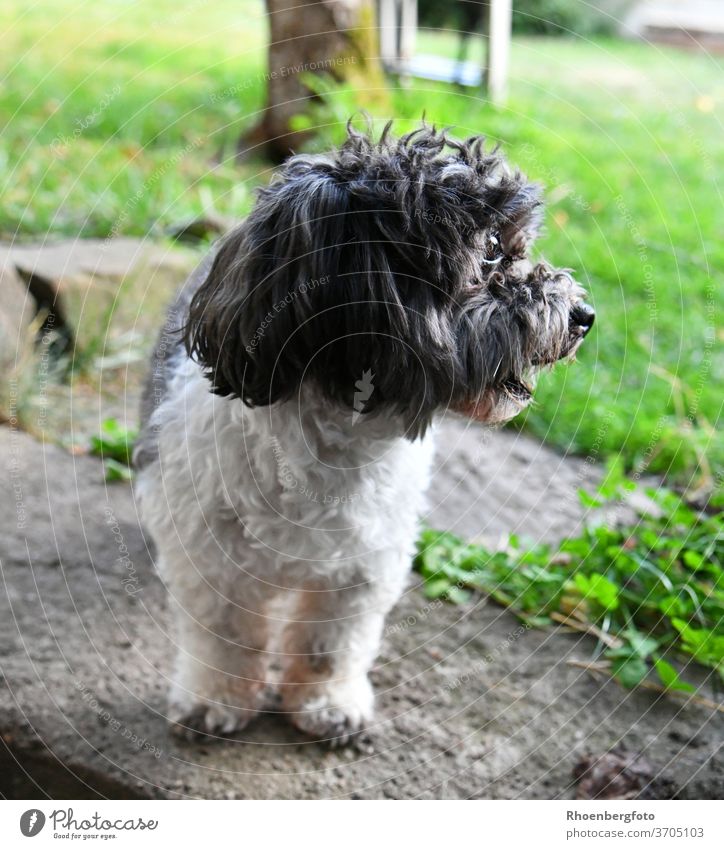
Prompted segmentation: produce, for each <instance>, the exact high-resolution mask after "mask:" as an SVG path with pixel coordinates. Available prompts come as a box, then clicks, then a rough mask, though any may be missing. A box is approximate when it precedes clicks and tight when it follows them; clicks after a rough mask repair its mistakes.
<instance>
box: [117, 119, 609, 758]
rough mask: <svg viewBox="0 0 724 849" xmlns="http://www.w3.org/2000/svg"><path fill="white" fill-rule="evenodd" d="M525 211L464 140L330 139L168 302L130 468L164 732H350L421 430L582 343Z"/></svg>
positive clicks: (505, 173) (561, 273) (413, 516)
mask: <svg viewBox="0 0 724 849" xmlns="http://www.w3.org/2000/svg"><path fill="white" fill-rule="evenodd" d="M541 212H542V204H541V193H540V189H539V187H538V186H536V185H535V184H533V183H531V182H529V181H528V180H527V179H526V178H525V177H524V176H523V175H522V174H521V173H520V172H518V171H515V170H513V169H512V168H511V167H510V166H509V165H508V164H507V163H506V161H505V159H504V157H503V156H502V154H501V153H500V151H499V150H498V149H489V148H488V147H486V144H485V141H484V139H483V138H482V137H473V138H469V139H467V140H466V141H458V140H456V139H454V138H453V137H451V136H450V135H449V134H448V133H447V132H446V131H440V130H437V129H435V128H434V127H431V126H429V125H427V124H423V125H422V126H420V127H419V128H418V129H416V130H415V131H414V132H410V133H408V134H407V135H404V136H402V137H401V138H394V137H393V135H392V133H391V129H390V125H389V124H388V125H387V127H386V128H385V130H384V132H382V134H381V136H380V137H379V138H377V139H375V138H374V137H373V136H372V134H371V133H370V132H369V131H368V130H367V131H360V130H357V129H355V128H353V127H352V126H351V125H350V126H348V128H347V138H346V140H345V142H344V143H343V144H342V145H341V146H340V147H339V149H338V150H336V151H335V152H332V153H330V154H328V155H305V154H300V155H295V156H293V157H291V158H290V159H289V160H288V161H287V162H286V164H284V166H283V167H282V168H281V170H280V171H279V173H278V174H277V175H276V176H275V177H274V179H273V180H272V182H271V183H270V185H269V186H267V187H266V188H262V189H261V190H260V191H259V192H258V197H257V199H256V203H255V206H254V208H253V210H252V211H251V213H250V214H249V216H248V217H247V218H246V219H245V220H244V221H243V222H242V223H241V224H240V225H239V226H238V227H237V229H235V230H234V231H232V232H231V233H230V234H228V235H227V236H226V237H224V238H223V239H222V240H221V242H220V244H219V245H218V247H217V249H216V250H215V251H214V252H213V253H212V254H211V255H210V256H209V257H208V258H207V259H206V260H205V261H204V262H202V263H201V265H200V266H199V268H198V269H197V270H196V271H195V272H194V274H193V275H192V276H191V278H190V279H189V281H188V282H187V283H186V284H185V285H184V286H183V287H182V290H181V292H180V294H179V295H178V297H177V299H176V301H175V303H174V304H173V305H172V307H171V309H170V311H169V313H168V316H167V319H166V323H165V325H164V328H163V330H162V332H161V336H160V339H159V342H158V345H157V348H156V350H155V353H154V355H153V364H152V368H151V373H150V377H149V380H148V383H147V386H146V388H145V392H144V398H143V402H142V415H141V419H142V423H141V430H140V435H139V438H138V441H137V444H136V447H135V452H134V461H135V465H136V468H137V469H138V473H137V478H136V493H137V497H138V502H139V507H140V514H141V517H142V520H143V522H144V523H145V526H146V528H147V529H148V532H149V533H150V535H151V537H152V539H153V541H154V543H155V548H156V560H157V565H158V569H159V571H160V574H161V576H162V578H163V579H164V581H165V583H166V585H167V587H168V590H169V593H170V598H171V602H172V605H173V608H174V619H175V628H176V643H177V649H178V655H177V658H176V662H175V667H174V670H173V674H172V676H171V678H172V680H171V688H170V696H169V705H168V718H169V721H170V723H171V727H172V729H173V730H174V731H175V732H176V733H178V734H180V735H181V736H184V737H189V738H195V737H197V736H199V735H201V736H219V737H224V736H227V735H231V734H233V733H234V732H238V731H239V730H240V729H242V728H243V727H244V726H245V725H246V724H247V723H248V722H249V721H250V720H251V719H252V718H253V717H254V716H255V715H256V714H257V713H259V712H260V711H261V710H263V709H264V708H265V706H266V707H268V706H269V704H275V705H276V707H277V709H278V710H279V711H280V712H282V713H283V714H284V715H285V716H286V717H288V718H289V720H290V721H291V722H292V723H293V724H294V725H295V726H296V727H297V728H298V729H299V730H301V731H302V732H304V733H305V734H307V735H310V736H311V737H314V738H316V739H320V740H329V741H331V742H336V743H344V742H347V741H348V740H349V739H351V738H352V737H353V736H354V735H356V734H357V733H358V732H359V731H360V730H361V729H362V728H364V727H365V725H366V724H368V723H369V721H370V719H371V717H372V713H373V701H374V697H373V689H372V686H371V684H370V680H369V672H370V669H371V667H372V664H373V663H374V661H375V658H376V655H377V653H378V649H379V645H380V640H381V636H382V632H383V627H384V622H385V617H386V615H387V614H388V612H389V611H390V609H391V608H392V607H393V605H394V604H395V603H396V601H397V600H398V599H399V598H400V596H401V594H402V593H403V591H404V589H405V586H406V584H407V581H408V576H409V574H410V571H411V561H412V557H413V553H414V550H415V541H416V537H417V534H418V530H419V529H418V520H419V519H418V517H419V516H420V514H421V512H422V510H423V508H424V502H423V499H424V493H425V489H426V487H427V485H428V481H429V477H430V467H431V460H432V454H433V441H434V431H435V422H436V420H437V419H438V418H439V417H440V415H441V414H442V413H444V412H445V411H452V412H453V413H455V414H457V415H465V416H469V417H471V418H472V419H475V420H478V421H482V422H486V423H489V424H499V423H502V422H505V421H507V420H509V419H510V418H512V417H513V416H515V415H516V414H517V413H519V412H520V411H521V410H523V409H524V408H525V407H526V406H527V405H528V404H529V402H530V401H531V393H532V391H533V383H534V378H535V375H536V374H537V373H538V372H539V371H540V370H541V369H543V368H545V367H547V366H551V365H552V364H554V363H556V362H557V361H558V360H560V359H563V358H570V357H571V356H572V355H573V354H574V353H575V351H576V349H577V348H578V346H579V345H580V344H581V341H582V340H583V338H584V336H585V335H586V334H587V332H588V331H589V330H590V328H591V325H592V324H593V321H594V311H593V310H592V308H591V307H590V306H588V305H587V304H586V302H585V300H584V292H583V290H582V289H581V287H580V286H579V284H578V283H577V282H576V281H575V280H574V278H573V276H572V274H571V272H570V271H569V270H567V269H558V268H553V267H551V266H550V265H548V264H547V263H545V262H542V261H541V262H533V261H532V260H531V259H530V258H529V254H530V249H531V246H532V244H533V242H534V240H535V238H536V235H537V233H538V228H539V224H540V220H541ZM270 693H272V694H273V697H274V698H276V702H273V703H272V702H269V694H270Z"/></svg>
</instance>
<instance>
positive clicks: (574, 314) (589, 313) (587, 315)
mask: <svg viewBox="0 0 724 849" xmlns="http://www.w3.org/2000/svg"><path fill="white" fill-rule="evenodd" d="M595 320H596V312H595V310H594V309H593V307H590V306H589V305H588V304H584V303H583V301H581V302H580V303H578V304H576V305H575V306H574V307H573V309H572V310H571V324H572V325H573V326H574V327H580V328H581V330H582V331H583V335H584V336H585V335H586V334H587V333H588V331H589V330H590V329H591V328H592V327H593V322H594V321H595Z"/></svg>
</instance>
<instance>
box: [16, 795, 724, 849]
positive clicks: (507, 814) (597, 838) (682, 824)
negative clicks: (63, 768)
mask: <svg viewBox="0 0 724 849" xmlns="http://www.w3.org/2000/svg"><path fill="white" fill-rule="evenodd" d="M722 807H723V806H722V805H721V803H718V802H687V801H681V802H679V801H674V802H566V801H555V802H533V801H515V802H512V801H511V802H506V801H470V802H454V801H440V802H435V801H420V802H407V801H400V802H389V801H381V802H361V801H354V802H347V801H344V802H343V801H318V802H293V801H290V802H281V801H279V802H275V801H270V802H262V801H229V802H215V801H180V802H177V801H138V802H133V801H129V802H126V801H124V802H103V801H101V802H92V801H90V802H89V801H75V802H65V801H64V802H44V801H27V802H17V801H6V802H2V803H0V846H2V847H3V849H6V847H7V849H9V847H28V846H29V845H32V846H34V847H41V846H44V845H49V844H50V843H52V844H54V845H56V846H63V845H73V844H77V845H80V844H81V843H83V844H86V845H87V844H88V843H89V842H94V843H95V845H99V844H101V843H104V844H109V843H110V844H111V845H113V846H118V847H120V846H131V847H134V846H181V847H187V846H194V845H199V846H202V847H203V849H212V847H216V846H227V845H232V843H233V844H238V845H239V846H242V847H263V849H276V847H285V849H286V847H294V849H328V847H329V849H383V847H389V846H395V845H396V844H395V842H394V841H399V843H398V844H397V845H401V846H409V847H414V849H428V847H429V849H448V847H452V846H454V845H455V844H456V843H459V845H461V846H465V847H481V849H482V847H496V846H499V845H503V846H513V847H524V846H528V847H531V849H548V847H550V849H562V847H567V846H570V847H572V849H573V847H589V846H590V847H593V846H597V847H605V846H611V847H636V849H646V847H656V848H657V849H665V847H669V846H671V847H689V846H692V847H696V849H708V847H712V849H714V847H716V849H721V847H722V846H724V825H723V821H724V817H723V816H722V814H723V813H724V811H723V810H722ZM322 808H325V810H322ZM30 839H32V840H34V842H33V843H32V844H29V843H28V841H29V840H30Z"/></svg>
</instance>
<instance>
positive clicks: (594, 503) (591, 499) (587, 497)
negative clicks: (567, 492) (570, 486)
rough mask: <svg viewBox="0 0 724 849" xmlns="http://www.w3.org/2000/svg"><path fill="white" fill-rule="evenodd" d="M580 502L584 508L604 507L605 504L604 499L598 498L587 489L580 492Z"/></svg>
mask: <svg viewBox="0 0 724 849" xmlns="http://www.w3.org/2000/svg"><path fill="white" fill-rule="evenodd" d="M578 500H579V501H580V502H581V504H582V505H583V506H584V507H602V506H603V505H604V504H605V501H604V500H603V499H602V498H596V496H595V495H591V494H590V493H588V492H586V490H585V489H579V490H578Z"/></svg>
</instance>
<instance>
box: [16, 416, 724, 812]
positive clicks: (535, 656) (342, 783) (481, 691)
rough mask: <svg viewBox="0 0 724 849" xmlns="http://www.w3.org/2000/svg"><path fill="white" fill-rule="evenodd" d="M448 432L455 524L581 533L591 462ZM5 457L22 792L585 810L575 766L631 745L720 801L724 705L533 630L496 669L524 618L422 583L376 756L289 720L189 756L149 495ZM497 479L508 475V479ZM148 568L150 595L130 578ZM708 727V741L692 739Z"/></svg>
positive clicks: (437, 499) (434, 496) (55, 451)
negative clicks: (654, 683) (604, 667)
mask: <svg viewBox="0 0 724 849" xmlns="http://www.w3.org/2000/svg"><path fill="white" fill-rule="evenodd" d="M445 428H446V430H445V432H444V434H443V439H442V440H441V443H440V444H441V452H440V454H439V462H438V468H437V470H436V474H435V479H434V481H433V486H432V489H431V504H432V508H431V513H430V516H431V518H433V519H434V521H435V522H436V524H438V525H440V526H442V527H450V526H453V525H457V526H458V529H459V530H461V532H462V531H464V532H466V533H470V534H472V535H475V534H480V533H485V535H486V536H490V537H492V538H495V537H496V536H499V535H501V534H503V533H506V532H509V531H511V530H514V529H518V530H525V529H526V527H529V528H532V532H531V535H532V536H533V537H536V536H543V537H545V538H552V537H553V536H554V535H555V534H556V533H559V532H560V530H561V522H560V521H559V520H557V519H556V518H555V515H554V514H555V511H554V510H552V508H551V506H550V500H551V499H553V498H560V497H561V496H562V495H563V491H564V489H565V487H566V486H568V485H569V484H570V481H571V480H577V477H578V472H579V468H580V467H579V465H578V461H569V460H566V459H562V458H560V457H557V455H555V454H553V453H552V452H549V451H548V449H544V448H542V447H541V446H539V445H537V444H536V443H534V442H531V441H530V440H527V439H526V438H524V437H521V436H520V435H517V434H514V433H507V432H506V433H501V432H494V433H492V434H491V435H489V436H488V437H486V440H487V452H486V454H485V456H484V457H481V456H480V455H479V452H477V451H475V450H472V451H471V450H470V449H471V448H472V449H475V448H476V446H477V445H478V443H479V440H480V439H481V436H480V434H479V433H478V431H477V428H475V429H472V428H470V427H469V426H467V425H464V424H460V423H455V424H452V425H446V426H445ZM453 446H455V453H454V454H452V453H451V451H452V448H453ZM0 456H1V457H2V458H3V460H4V461H5V464H6V466H7V469H6V470H5V478H4V480H5V481H6V485H5V486H4V487H3V488H2V489H0V562H1V564H2V578H3V580H2V584H0V668H1V669H2V673H3V676H4V678H3V679H2V680H0V739H2V741H3V743H2V744H0V795H2V796H3V797H6V798H7V797H10V798H38V797H39V796H41V795H44V794H46V793H47V794H48V795H49V796H50V797H51V798H55V799H60V798H99V797H101V796H105V797H109V798H118V799H125V798H155V797H162V798H185V797H195V798H224V797H227V796H230V795H233V796H234V797H235V798H237V797H238V798H250V799H258V798H282V799H309V798H331V797H337V798H353V797H356V798H383V797H390V798H395V799H402V798H405V799H406V798H431V797H436V796H444V797H445V798H468V797H476V798H517V797H523V798H534V799H537V798H553V797H555V798H572V797H573V796H574V795H575V786H574V784H573V782H572V779H571V771H572V769H573V766H574V764H575V763H576V762H577V761H579V760H580V758H581V757H582V755H583V754H584V753H585V752H591V751H593V752H608V751H610V750H611V749H612V748H613V746H614V745H615V744H616V742H617V741H618V740H619V739H620V737H621V735H622V734H624V735H625V740H626V745H627V747H628V749H629V751H632V752H641V751H646V757H647V760H648V761H649V763H650V764H651V765H652V767H653V768H654V769H655V770H656V769H661V768H662V767H664V766H665V765H666V764H668V763H670V762H671V761H672V759H676V778H677V786H678V787H679V793H680V795H688V796H689V797H692V798H696V797H699V798H715V797H716V796H715V794H717V793H721V789H722V786H724V769H723V768H722V765H721V763H719V762H717V760H716V758H715V757H714V754H715V752H716V749H717V747H718V746H720V745H721V736H722V735H721V731H720V730H718V731H717V724H716V722H714V721H712V720H715V719H716V718H717V715H715V714H713V713H712V711H711V710H710V709H708V708H706V707H704V706H702V705H696V706H692V705H689V706H687V707H686V708H682V704H681V702H679V701H676V700H674V699H666V698H661V697H659V696H657V695H652V694H650V693H647V692H636V691H634V692H626V691H624V690H622V689H621V688H620V687H619V686H618V685H617V684H615V683H614V682H611V681H595V680H593V679H592V678H591V677H590V676H588V675H587V674H586V673H584V672H582V671H581V670H580V669H577V668H574V667H571V666H569V665H568V664H567V663H566V661H567V660H569V659H574V658H575V659H579V658H580V657H581V654H582V653H584V654H585V653H586V652H590V651H591V650H592V647H593V641H592V640H590V639H589V638H587V637H583V638H582V637H581V636H580V635H575V634H569V633H564V632H563V631H562V630H560V631H555V630H554V631H535V630H530V631H525V632H524V633H522V634H521V635H520V637H519V638H517V639H515V640H513V641H508V643H507V647H506V649H505V650H504V651H500V652H494V653H491V660H490V662H489V663H484V664H481V662H480V659H481V657H482V656H484V655H485V654H486V652H487V651H488V650H489V648H490V647H491V646H497V645H500V644H502V643H503V642H504V641H506V639H507V637H508V635H510V634H511V633H512V632H514V631H515V630H516V628H518V626H519V623H518V622H517V620H516V619H515V618H514V617H513V616H512V615H510V614H509V613H507V612H506V611H505V610H503V609H502V608H500V607H497V606H495V605H493V604H490V603H487V602H486V601H485V599H482V598H478V599H477V600H476V601H475V603H471V604H468V605H466V606H465V607H462V608H461V607H455V606H453V605H446V604H440V605H437V606H434V607H432V606H430V605H428V606H427V607H426V606H425V605H426V602H425V600H424V599H423V597H422V595H421V593H420V590H419V586H418V585H417V584H416V583H413V584H412V585H411V587H410V589H409V591H408V592H407V593H406V594H405V596H404V598H403V599H402V600H401V601H400V603H399V605H398V606H397V608H396V609H395V610H394V611H393V612H392V614H391V616H390V626H391V627H389V628H388V629H387V632H386V634H387V636H386V639H385V644H384V647H383V654H382V656H383V658H385V660H381V661H380V662H378V664H377V666H376V668H375V670H374V673H373V678H374V683H375V685H376V688H377V693H378V713H377V717H376V720H375V722H374V723H373V725H372V728H371V729H370V730H369V733H368V739H367V740H365V741H363V744H361V745H360V746H359V747H357V748H355V749H347V750H334V751H328V750H326V749H325V748H323V747H322V746H320V745H318V744H316V743H312V742H309V741H308V740H306V739H305V738H304V737H302V736H301V735H299V734H298V733H297V732H296V731H294V729H292V728H291V727H290V726H289V725H287V724H286V723H284V722H283V721H282V720H281V718H279V717H277V716H274V715H265V716H262V717H260V718H258V719H257V720H255V721H254V723H252V724H251V725H250V726H249V727H248V729H246V730H245V731H244V732H243V733H242V734H240V735H239V737H238V738H235V739H234V740H230V741H228V742H224V743H219V744H216V745H213V744H204V745H197V744H192V743H183V742H180V741H178V740H176V739H175V738H173V737H171V736H170V735H169V734H168V731H167V728H166V722H165V719H164V712H165V709H166V702H165V698H166V697H165V693H166V686H167V681H166V678H167V674H168V670H169V664H170V661H171V657H172V652H173V634H172V633H171V632H170V630H169V626H170V621H169V615H168V605H167V599H166V593H165V591H164V589H163V587H162V585H161V582H160V581H159V579H158V577H157V576H156V573H155V571H154V569H153V566H152V562H151V557H150V553H149V548H148V544H147V541H146V539H145V538H144V536H143V533H142V531H141V528H140V527H139V525H138V519H137V512H136V505H135V504H134V500H133V495H132V493H131V490H130V488H129V487H128V486H127V485H126V484H114V485H112V486H108V485H106V484H105V483H104V481H103V471H102V466H101V463H100V461H98V460H96V459H94V458H91V457H85V456H72V455H70V454H68V453H65V452H63V451H62V450H60V449H59V448H56V447H53V446H52V445H41V444H40V443H38V442H37V441H35V440H34V439H32V438H31V437H30V436H28V435H26V434H23V433H20V432H18V431H16V430H12V429H10V428H7V427H0ZM496 469H497V470H498V471H499V472H500V473H501V474H502V475H503V476H504V479H503V480H500V479H498V480H495V481H493V480H492V479H491V478H489V477H488V475H489V474H491V473H492V472H493V471H494V470H496ZM466 470H467V474H466ZM590 471H591V474H593V475H594V476H595V474H598V472H597V470H590ZM521 476H522V478H521ZM468 477H470V478H471V479H472V481H473V482H474V483H469V484H468V483H466V481H467V478H468ZM557 477H558V478H560V481H561V482H560V483H556V482H555V480H554V479H555V478H557ZM515 479H518V480H520V479H523V480H525V486H522V487H519V488H517V489H516V487H515V483H514V480H515ZM475 486H478V487H479V488H480V489H481V492H480V493H479V494H478V493H476V492H475V489H474V487H475ZM564 503H565V505H566V507H565V510H566V511H567V512H566V514H565V515H566V517H567V518H566V519H565V521H566V522H567V523H571V524H576V523H577V522H580V521H581V518H582V511H581V508H580V507H578V508H576V507H575V506H574V505H575V500H571V501H570V504H569V502H568V501H565V502H564ZM576 510H577V511H578V512H576ZM551 514H553V515H551ZM526 517H527V518H526ZM131 567H132V568H133V569H134V570H135V571H134V577H135V579H136V583H134V594H133V596H131V595H129V593H128V592H127V591H126V589H125V588H126V586H128V584H127V582H125V583H124V578H126V577H127V575H128V572H129V570H130V568H131ZM421 611H424V615H421ZM396 623H404V627H395V625H396ZM408 623H412V624H408ZM129 643H130V646H129V645H128V644H129ZM430 647H434V649H435V658H433V657H431V656H430V653H429V650H428V649H429V648H430ZM438 656H439V657H440V658H441V659H440V660H438V659H436V658H437V657H438ZM461 672H462V673H465V674H462V675H461V674H460V673H461ZM451 676H454V679H453V678H452V677H451ZM453 680H454V681H455V686H451V681H453ZM393 697H394V698H393ZM703 728H706V729H707V731H706V734H705V735H701V736H700V739H701V740H702V745H701V746H700V747H692V746H691V745H688V744H687V743H686V742H679V741H688V740H691V739H692V737H694V736H695V735H697V734H698V733H699V732H700V730H701V729H703ZM574 732H578V733H579V736H575V734H574ZM671 732H675V736H674V737H672V736H671ZM676 735H678V736H676ZM449 751H454V752H455V760H454V764H453V763H452V762H451V760H450V759H449V758H447V757H445V753H446V752H449ZM442 764H447V769H444V768H443V766H441V765H442ZM451 770H452V772H451ZM449 772H451V775H452V777H451V776H450V775H446V773H449Z"/></svg>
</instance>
